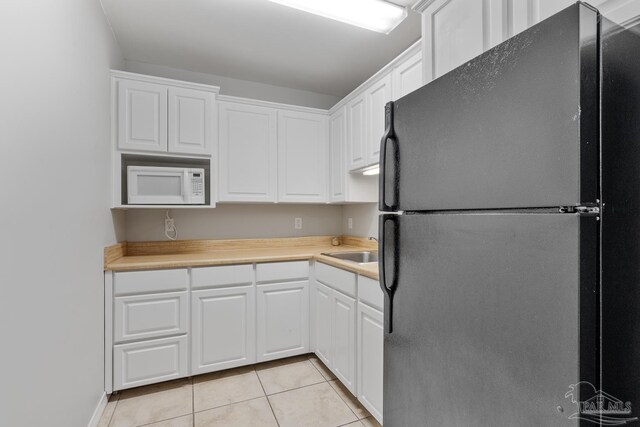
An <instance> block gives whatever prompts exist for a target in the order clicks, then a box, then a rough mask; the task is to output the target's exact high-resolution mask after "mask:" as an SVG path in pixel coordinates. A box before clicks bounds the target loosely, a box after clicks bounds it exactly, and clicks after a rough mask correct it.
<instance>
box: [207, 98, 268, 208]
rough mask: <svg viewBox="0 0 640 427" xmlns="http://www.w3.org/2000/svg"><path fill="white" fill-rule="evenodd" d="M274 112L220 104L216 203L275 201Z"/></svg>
mask: <svg viewBox="0 0 640 427" xmlns="http://www.w3.org/2000/svg"><path fill="white" fill-rule="evenodd" d="M276 111H277V110H275V109H273V108H267V107H262V106H256V105H248V104H240V103H231V102H220V104H219V126H220V139H219V146H220V153H219V156H220V158H219V179H220V196H219V198H220V201H225V202H230V201H256V202H275V201H276V183H277V173H278V171H277V162H278V157H277V152H278V151H277V150H278V139H277V132H276V119H277V118H276Z"/></svg>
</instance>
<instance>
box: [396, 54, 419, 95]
mask: <svg viewBox="0 0 640 427" xmlns="http://www.w3.org/2000/svg"><path fill="white" fill-rule="evenodd" d="M420 86H422V52H418V53H416V54H415V55H413V56H411V57H409V58H407V59H405V60H404V61H403V62H402V63H401V64H400V65H398V66H397V67H396V68H395V69H394V70H393V85H392V87H393V99H398V98H402V97H403V96H405V95H407V94H409V93H411V92H413V91H414V90H416V89H418V88H419V87H420Z"/></svg>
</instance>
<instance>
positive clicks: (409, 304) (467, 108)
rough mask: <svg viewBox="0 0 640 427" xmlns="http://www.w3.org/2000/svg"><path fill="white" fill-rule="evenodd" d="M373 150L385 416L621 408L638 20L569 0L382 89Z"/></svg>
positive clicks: (638, 166) (571, 416) (636, 222)
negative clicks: (404, 86) (441, 70)
mask: <svg viewBox="0 0 640 427" xmlns="http://www.w3.org/2000/svg"><path fill="white" fill-rule="evenodd" d="M380 167H381V176H380V200H379V203H380V210H381V211H384V212H387V213H385V214H383V215H381V216H380V232H379V236H380V240H381V247H380V284H381V287H382V289H383V291H384V293H385V313H384V317H385V335H384V402H383V418H384V425H385V427H400V426H407V427H409V426H410V427H416V426H465V427H466V426H556V425H558V426H564V425H595V424H602V425H617V424H621V423H634V422H635V418H634V417H635V416H637V414H638V413H640V321H639V313H640V216H639V215H638V213H639V212H640V37H639V36H638V35H636V33H634V32H633V31H630V30H627V29H624V28H622V27H619V26H616V25H614V24H612V23H611V22H609V21H607V20H606V19H604V18H603V17H601V15H600V14H599V13H598V11H597V10H596V9H594V8H592V7H590V6H588V5H586V4H584V3H576V4H575V5H572V6H570V7H568V8H567V9H565V10H563V11H561V12H559V13H557V14H556V15H554V16H552V17H550V18H548V19H546V20H544V21H542V22H540V23H539V24H537V25H535V26H533V27H531V28H530V29H528V30H526V31H524V32H522V33H520V34H518V35H516V36H515V37H513V38H511V39H509V40H507V41H505V42H504V43H502V44H500V45H498V46H496V47H494V48H493V49H491V50H489V51H487V52H485V53H483V54H482V55H480V56H478V57H476V58H474V59H472V60H471V61H469V62H467V63H465V64H464V65H462V66H460V67H458V68H457V69H455V70H453V71H451V72H449V73H447V74H445V75H443V76H442V77H439V78H438V79H436V80H434V81H432V82H431V83H429V84H427V85H425V86H423V87H422V88H420V89H418V90H416V91H415V92H412V93H411V94H409V95H407V96H405V97H403V98H400V99H399V100H397V101H395V102H392V103H389V104H388V105H387V106H386V132H385V135H384V137H383V139H382V144H381V158H380ZM389 212H391V213H389ZM581 402H582V403H581ZM594 402H595V403H594ZM611 402H615V405H617V406H615V405H614V406H611ZM600 403H602V404H604V405H605V409H607V408H613V409H612V410H611V411H610V412H602V411H600V412H598V410H595V411H593V408H594V407H595V408H596V409H597V408H600V409H602V406H600V407H598V406H597V405H598V404H600ZM594 405H595V406H594ZM606 405H608V406H606ZM616 408H617V410H616Z"/></svg>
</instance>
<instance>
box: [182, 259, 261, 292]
mask: <svg viewBox="0 0 640 427" xmlns="http://www.w3.org/2000/svg"><path fill="white" fill-rule="evenodd" d="M252 283H253V264H244V265H224V266H220V267H198V268H192V269H191V287H192V288H213V287H217V286H229V285H250V284H252Z"/></svg>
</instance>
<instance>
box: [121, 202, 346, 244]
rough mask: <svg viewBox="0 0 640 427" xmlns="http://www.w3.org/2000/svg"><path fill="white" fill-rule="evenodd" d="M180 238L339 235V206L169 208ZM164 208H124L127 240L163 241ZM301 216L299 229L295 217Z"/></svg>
mask: <svg viewBox="0 0 640 427" xmlns="http://www.w3.org/2000/svg"><path fill="white" fill-rule="evenodd" d="M170 214H171V216H172V217H173V218H174V219H175V222H176V226H177V227H178V233H179V236H178V238H179V239H246V238H261V237H295V236H317V235H340V234H342V224H341V223H342V207H341V206H335V205H330V206H329V205H286V204H277V205H255V204H253V205H239V204H234V205H220V204H219V205H218V207H216V208H215V209H212V210H199V209H197V210H188V211H186V210H181V209H174V210H172V211H170ZM164 216H165V211H163V210H153V209H144V210H142V209H131V210H128V211H127V224H126V238H127V240H128V241H131V242H134V241H141V240H166V237H165V235H164ZM295 217H300V218H302V230H296V229H294V226H293V225H294V218H295Z"/></svg>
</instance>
